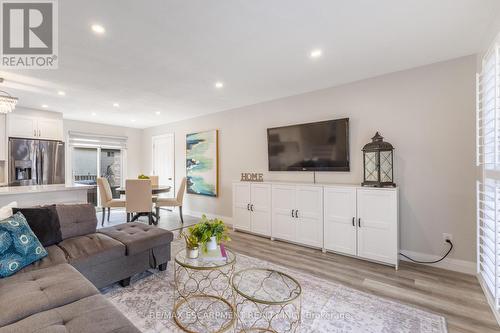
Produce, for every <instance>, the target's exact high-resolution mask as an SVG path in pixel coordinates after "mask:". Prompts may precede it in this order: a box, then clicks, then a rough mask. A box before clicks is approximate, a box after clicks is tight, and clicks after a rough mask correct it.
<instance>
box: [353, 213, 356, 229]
mask: <svg viewBox="0 0 500 333" xmlns="http://www.w3.org/2000/svg"><path fill="white" fill-rule="evenodd" d="M352 226H353V227H355V226H356V224H354V216H353V218H352Z"/></svg>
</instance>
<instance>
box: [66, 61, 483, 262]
mask: <svg viewBox="0 0 500 333" xmlns="http://www.w3.org/2000/svg"><path fill="white" fill-rule="evenodd" d="M475 71H476V56H469V57H464V58H460V59H455V60H451V61H447V62H442V63H437V64H433V65H429V66H425V67H420V68H415V69H411V70H406V71H402V72H398V73H393V74H389V75H384V76H381V77H377V78H373V79H368V80H363V81H360V82H355V83H351V84H347V85H343V86H339V87H334V88H329V89H325V90H320V91H315V92H311V93H306V94H302V95H297V96H292V97H288V98H283V99H279V100H274V101H270V102H265V103H261V104H256V105H251V106H247V107H242V108H238V109H233V110H228V111H224V112H219V113H215V114H211V115H206V116H202V117H198V118H194V119H190V120H186V121H181V122H177V123H172V124H167V125H162V126H158V127H154V128H149V129H146V130H144V131H143V132H142V148H143V149H141V151H140V154H139V155H138V156H140V158H141V159H142V161H143V164H142V171H144V172H150V170H151V149H150V147H151V137H152V136H153V135H158V134H164V133H169V132H173V133H175V140H176V144H175V145H176V162H175V167H176V182H177V184H178V183H179V181H180V179H181V178H182V177H183V176H184V175H185V136H186V134H187V133H190V132H196V131H202V130H208V129H219V131H220V132H219V161H220V162H219V163H220V164H219V170H220V178H219V184H220V196H219V197H218V198H208V197H202V196H196V195H186V199H185V200H186V208H187V209H188V210H191V211H197V212H206V213H212V214H216V215H222V216H232V207H231V206H232V204H231V201H232V197H231V195H232V194H231V183H232V181H234V180H238V179H239V177H240V173H241V172H246V171H255V172H263V173H264V175H265V179H266V180H289V181H312V179H313V176H312V173H310V172H294V173H291V172H290V173H286V172H272V173H270V172H268V171H267V143H266V129H267V128H268V127H273V126H281V125H288V124H295V123H302V122H311V121H319V120H326V119H334V118H342V117H349V118H350V124H351V138H350V139H351V142H350V143H351V165H352V168H351V172H348V173H319V174H317V180H318V181H320V182H331V183H360V182H361V181H362V159H361V158H362V154H361V148H362V146H363V145H364V144H365V143H367V142H369V141H370V138H371V137H372V136H373V134H374V133H375V132H376V131H380V132H381V134H382V135H383V136H384V137H385V138H386V139H387V141H389V142H391V143H392V144H393V145H394V146H395V147H396V151H395V178H396V182H397V183H398V185H400V186H401V192H400V202H401V204H400V216H401V248H402V249H404V250H409V251H414V252H419V253H424V254H433V255H440V254H442V252H443V249H444V248H443V242H442V233H451V234H453V240H454V242H455V250H454V252H453V254H452V257H453V258H455V259H461V260H466V261H475V258H476V247H475V237H476V236H475V233H476V228H475V171H476V169H475V166H474V163H475V162H474V161H475V138H474V132H475V111H474V110H475ZM66 123H67V122H66V121H65V124H66ZM92 126H96V125H92ZM130 154H131V155H132V152H130ZM135 168H137V167H131V168H129V175H130V174H134V173H133V172H132V173H131V172H130V170H133V169H135Z"/></svg>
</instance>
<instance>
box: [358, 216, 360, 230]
mask: <svg viewBox="0 0 500 333" xmlns="http://www.w3.org/2000/svg"><path fill="white" fill-rule="evenodd" d="M358 227H359V228H361V217H360V218H358Z"/></svg>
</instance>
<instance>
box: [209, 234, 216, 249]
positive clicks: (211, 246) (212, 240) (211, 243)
mask: <svg viewBox="0 0 500 333" xmlns="http://www.w3.org/2000/svg"><path fill="white" fill-rule="evenodd" d="M216 249H217V238H216V237H215V236H212V237H210V241H209V242H208V243H207V250H208V251H213V250H216Z"/></svg>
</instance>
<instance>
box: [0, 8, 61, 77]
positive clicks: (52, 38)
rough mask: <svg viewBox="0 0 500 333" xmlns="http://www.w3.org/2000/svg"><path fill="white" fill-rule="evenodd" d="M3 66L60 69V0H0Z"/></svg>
mask: <svg viewBox="0 0 500 333" xmlns="http://www.w3.org/2000/svg"><path fill="white" fill-rule="evenodd" d="M0 17H1V20H2V24H1V25H0V29H1V33H0V36H1V48H0V52H1V54H0V56H1V64H0V67H1V68H9V69H56V68H57V66H58V33H57V32H58V25H57V18H58V17H57V2H56V0H52V1H51V0H38V1H37V0H32V1H23V0H17V1H16V0H0Z"/></svg>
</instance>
